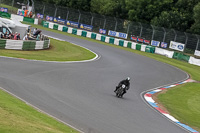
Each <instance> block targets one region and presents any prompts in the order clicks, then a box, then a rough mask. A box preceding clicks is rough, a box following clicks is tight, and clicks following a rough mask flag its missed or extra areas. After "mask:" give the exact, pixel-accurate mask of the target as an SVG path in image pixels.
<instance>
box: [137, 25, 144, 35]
mask: <svg viewBox="0 0 200 133" xmlns="http://www.w3.org/2000/svg"><path fill="white" fill-rule="evenodd" d="M138 23H139V24H140V27H141V29H140V37H142V29H143V27H142V24H141V23H140V22H138Z"/></svg>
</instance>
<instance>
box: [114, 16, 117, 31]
mask: <svg viewBox="0 0 200 133" xmlns="http://www.w3.org/2000/svg"><path fill="white" fill-rule="evenodd" d="M114 19H115V21H116V23H115V31H117V19H116V17H114Z"/></svg>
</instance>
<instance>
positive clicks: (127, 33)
mask: <svg viewBox="0 0 200 133" xmlns="http://www.w3.org/2000/svg"><path fill="white" fill-rule="evenodd" d="M129 28H130V24H128V28H127V35H128V33H129Z"/></svg>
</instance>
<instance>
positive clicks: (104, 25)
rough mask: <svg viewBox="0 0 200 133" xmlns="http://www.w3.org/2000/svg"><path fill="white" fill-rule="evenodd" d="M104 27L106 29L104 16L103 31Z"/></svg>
mask: <svg viewBox="0 0 200 133" xmlns="http://www.w3.org/2000/svg"><path fill="white" fill-rule="evenodd" d="M105 27H106V18H105V16H104V24H103V29H105Z"/></svg>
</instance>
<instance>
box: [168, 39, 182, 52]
mask: <svg viewBox="0 0 200 133" xmlns="http://www.w3.org/2000/svg"><path fill="white" fill-rule="evenodd" d="M169 48H171V49H174V50H178V51H184V48H185V44H182V43H178V42H174V41H171V42H170V46H169Z"/></svg>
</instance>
